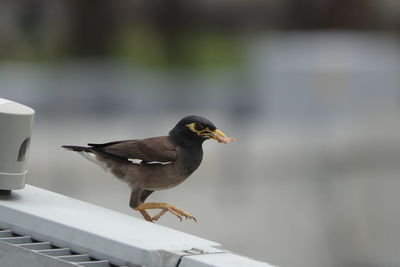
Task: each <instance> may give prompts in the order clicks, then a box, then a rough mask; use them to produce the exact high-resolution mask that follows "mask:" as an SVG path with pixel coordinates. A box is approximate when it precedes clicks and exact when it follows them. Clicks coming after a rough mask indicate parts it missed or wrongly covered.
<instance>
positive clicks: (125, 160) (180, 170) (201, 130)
mask: <svg viewBox="0 0 400 267" xmlns="http://www.w3.org/2000/svg"><path fill="white" fill-rule="evenodd" d="M207 139H215V140H217V141H218V142H219V143H229V142H232V141H235V138H231V137H227V136H226V135H225V134H224V133H223V132H221V131H220V130H218V129H217V128H216V127H215V126H214V124H213V123H212V122H210V121H209V120H207V119H206V118H203V117H200V116H187V117H185V118H183V119H182V120H180V121H179V122H178V124H176V126H175V127H174V128H173V129H172V130H171V131H170V132H169V135H168V136H160V137H152V138H147V139H136V140H124V141H115V142H109V143H104V144H88V146H87V147H83V146H69V145H68V146H63V147H64V148H66V149H69V150H72V151H76V152H78V153H79V154H81V155H82V156H84V157H85V158H87V159H89V160H91V161H93V162H95V163H97V164H98V165H100V166H101V167H102V168H103V169H104V170H106V171H110V172H111V173H112V174H114V175H115V176H116V177H117V178H118V179H120V180H122V181H124V182H126V183H127V184H128V185H129V186H130V187H131V188H132V193H131V198H130V201H129V206H130V207H131V208H132V209H135V210H138V211H139V212H140V213H141V214H142V215H143V217H144V218H145V219H146V220H147V221H150V222H154V221H157V220H158V219H159V218H160V217H161V216H162V215H164V214H165V213H166V212H167V211H169V212H171V213H172V214H174V215H176V216H177V217H178V218H179V219H180V220H182V217H185V218H186V219H193V220H195V221H196V219H195V217H193V216H192V215H191V214H189V213H187V212H185V211H183V210H180V209H178V208H176V207H174V206H172V205H170V204H167V203H156V202H148V203H145V200H146V198H147V197H148V196H149V195H150V194H151V193H153V192H154V191H157V190H163V189H168V188H172V187H174V186H177V185H178V184H180V183H182V182H183V181H184V180H185V179H186V178H188V177H189V176H190V175H191V174H192V173H193V172H194V171H195V170H196V169H197V168H198V167H199V165H200V163H201V161H202V159H203V149H202V144H203V142H204V141H205V140H207ZM148 209H161V211H160V212H159V213H158V214H157V215H155V216H154V217H151V216H150V215H149V213H148V212H147V210H148Z"/></svg>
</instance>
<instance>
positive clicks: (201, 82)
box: [0, 0, 400, 267]
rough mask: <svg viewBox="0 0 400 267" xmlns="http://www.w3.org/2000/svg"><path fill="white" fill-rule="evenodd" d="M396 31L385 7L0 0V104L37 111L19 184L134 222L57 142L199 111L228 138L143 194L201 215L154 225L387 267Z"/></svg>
mask: <svg viewBox="0 0 400 267" xmlns="http://www.w3.org/2000/svg"><path fill="white" fill-rule="evenodd" d="M399 29H400V1H396V0H347V1H337V0H303V1H297V0H270V1H261V0H248V1H237V0H236V1H226V0H213V1H208V0H201V1H200V0H192V1H185V0H156V1H142V0H131V1H126V0H120V1H111V0H108V1H107V0H97V1H94V0H85V1H79V0H68V1H67V0H53V1H46V0H25V1H22V0H19V1H7V0H0V97H1V98H7V99H10V100H14V101H17V102H21V103H24V104H26V105H29V106H31V107H33V108H34V109H35V110H36V112H37V114H36V118H35V124H34V132H33V140H32V145H31V151H30V163H29V176H28V179H27V182H28V183H30V184H33V185H35V186H39V187H42V188H45V189H49V190H52V191H55V192H59V193H62V194H66V195H69V196H71V197H75V198H78V199H81V200H84V201H88V202H91V203H95V204H98V205H101V206H104V207H107V208H111V209H114V210H118V211H120V212H123V213H126V214H129V215H131V216H136V217H140V215H139V214H138V213H137V212H134V211H132V210H131V209H130V208H129V207H128V201H129V196H130V192H129V188H128V187H127V186H126V185H125V184H122V183H121V182H119V181H118V180H116V179H114V178H113V177H112V176H111V175H110V174H106V173H104V172H103V170H102V169H100V168H99V167H98V166H96V165H94V164H92V163H90V162H88V161H86V160H84V159H83V158H81V157H80V156H79V155H77V154H73V153H71V152H67V151H64V150H62V149H61V148H60V146H61V145H63V144H76V145H83V144H85V143H87V142H107V141H111V140H121V139H129V138H145V137H150V136H158V135H165V134H167V133H168V131H169V130H170V129H171V128H172V127H173V126H174V125H175V124H176V122H177V121H178V120H179V119H180V118H182V117H183V116H185V115H189V114H197V115H202V116H205V117H207V118H209V119H210V120H211V121H213V122H214V123H215V124H216V125H217V127H219V128H220V129H221V130H223V131H224V132H225V133H227V134H228V135H230V136H234V137H237V138H238V141H237V142H236V143H233V144H229V145H220V144H218V143H216V142H212V141H208V142H207V143H205V145H204V150H205V158H204V161H203V163H202V166H201V167H200V169H199V170H198V171H197V172H195V173H194V175H192V176H191V177H190V179H188V180H187V181H185V182H184V183H183V184H181V185H180V186H178V187H176V188H174V189H170V190H166V191H161V192H158V193H156V194H154V195H152V196H151V197H150V198H149V200H151V201H165V202H169V203H172V204H175V205H176V206H177V207H180V208H182V209H184V210H187V211H189V212H190V213H192V214H194V215H195V216H196V217H197V218H198V220H199V223H197V224H196V223H193V222H185V221H184V222H182V223H179V222H178V221H177V219H176V218H175V217H174V216H171V215H165V216H164V217H163V218H162V219H161V221H160V222H159V224H162V225H165V226H168V227H172V228H175V229H178V230H182V231H185V232H188V233H192V234H195V235H199V236H201V237H204V238H207V239H211V240H214V241H217V242H220V243H222V244H223V245H224V247H225V248H227V249H229V250H232V251H235V252H238V253H240V254H244V255H247V256H250V257H253V258H255V259H258V260H263V261H267V262H269V263H271V264H274V265H279V266H282V267H306V266H307V267H320V266H325V267H336V266H337V267H353V266H354V267H361V266H362V267H374V266H379V267H392V266H399V265H400V254H399V253H398V251H399V248H400V231H399V230H400V229H399V226H400V209H399V208H398V203H399V202H400V194H399V193H398V191H399V190H398V189H399V188H400V179H399V171H400V164H399V160H400V135H399V134H398V132H399V130H400V126H399V125H400V124H399V122H400V119H399V115H400V34H399ZM106 193H107V194H106ZM132 231H135V229H132ZM155 242H156V241H155Z"/></svg>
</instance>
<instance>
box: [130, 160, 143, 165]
mask: <svg viewBox="0 0 400 267" xmlns="http://www.w3.org/2000/svg"><path fill="white" fill-rule="evenodd" d="M128 160H129V161H130V162H132V163H133V164H137V165H140V164H141V163H142V161H143V160H141V159H128Z"/></svg>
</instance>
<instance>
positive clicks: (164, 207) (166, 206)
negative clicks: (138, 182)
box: [136, 203, 197, 222]
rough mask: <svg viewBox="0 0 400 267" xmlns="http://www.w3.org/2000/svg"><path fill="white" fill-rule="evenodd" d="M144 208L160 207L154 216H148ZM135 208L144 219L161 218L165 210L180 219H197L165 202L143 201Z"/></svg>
mask: <svg viewBox="0 0 400 267" xmlns="http://www.w3.org/2000/svg"><path fill="white" fill-rule="evenodd" d="M146 209H161V211H160V212H159V213H158V214H157V215H155V216H154V217H150V215H149V214H148V213H147V212H146ZM136 210H138V211H140V213H142V215H143V217H144V218H145V220H146V221H149V222H155V221H157V220H158V219H160V218H161V216H163V215H164V214H165V213H166V212H167V211H169V212H170V213H172V214H173V215H175V216H176V217H178V219H179V220H180V221H182V220H183V217H184V218H185V219H186V220H187V219H189V220H194V221H195V222H197V219H196V218H195V217H194V216H193V215H192V214H190V213H188V212H186V211H183V210H180V209H178V208H176V207H174V206H172V205H170V204H167V203H143V204H142V205H141V206H139V207H137V208H136Z"/></svg>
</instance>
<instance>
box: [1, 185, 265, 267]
mask: <svg viewBox="0 0 400 267" xmlns="http://www.w3.org/2000/svg"><path fill="white" fill-rule="evenodd" d="M16 266H29V267H44V266H52V267H67V266H88V267H110V266H112V267H114V266H129V267H133V266H165V267H169V266H171V267H178V266H179V267H189V266H190V267H205V266H252V267H253V266H254V267H258V266H260V267H261V266H263V267H271V265H269V264H267V263H263V262H259V261H255V260H252V259H249V258H246V257H242V256H239V255H235V254H233V253H231V252H229V251H226V250H224V249H223V248H222V247H221V246H220V244H218V243H215V242H212V241H209V240H205V239H202V238H199V237H196V236H193V235H189V234H186V233H183V232H179V231H176V230H173V229H170V228H167V227H163V226H160V225H157V224H153V223H149V222H146V221H144V220H141V219H137V218H135V217H131V216H128V215H125V214H121V213H118V212H116V211H113V210H109V209H105V208H102V207H99V206H96V205H92V204H89V203H86V202H83V201H80V200H76V199H73V198H70V197H67V196H63V195H60V194H56V193H54V192H50V191H47V190H43V189H40V188H37V187H34V186H31V185H27V186H26V187H25V189H23V190H19V191H13V192H12V194H11V195H2V196H0V267H16Z"/></svg>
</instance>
